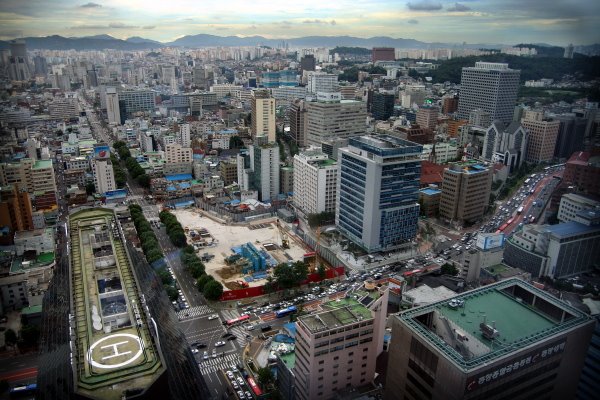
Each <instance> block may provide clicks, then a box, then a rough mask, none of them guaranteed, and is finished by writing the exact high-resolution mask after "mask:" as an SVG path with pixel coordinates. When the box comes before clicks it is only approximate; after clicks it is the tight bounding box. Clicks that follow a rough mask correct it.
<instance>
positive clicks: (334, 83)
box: [308, 72, 340, 94]
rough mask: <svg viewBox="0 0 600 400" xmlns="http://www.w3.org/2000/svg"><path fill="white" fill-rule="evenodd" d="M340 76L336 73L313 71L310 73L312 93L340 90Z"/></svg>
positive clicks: (309, 85)
mask: <svg viewBox="0 0 600 400" xmlns="http://www.w3.org/2000/svg"><path fill="white" fill-rule="evenodd" d="M339 90H340V89H339V86H338V76H337V75H336V74H324V73H318V72H311V73H310V74H309V75H308V91H309V92H310V93H314V94H317V93H331V92H338V91H339Z"/></svg>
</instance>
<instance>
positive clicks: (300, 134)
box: [288, 100, 308, 147]
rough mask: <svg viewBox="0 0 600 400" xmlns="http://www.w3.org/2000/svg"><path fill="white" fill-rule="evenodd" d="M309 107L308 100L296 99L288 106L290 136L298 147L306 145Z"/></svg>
mask: <svg viewBox="0 0 600 400" xmlns="http://www.w3.org/2000/svg"><path fill="white" fill-rule="evenodd" d="M307 111H308V109H307V105H306V101H304V100H294V101H292V103H291V104H290V107H289V108H288V120H289V122H290V136H291V138H292V140H293V141H294V142H295V143H296V146H298V147H306V142H307V140H306V130H307V125H308V112H307Z"/></svg>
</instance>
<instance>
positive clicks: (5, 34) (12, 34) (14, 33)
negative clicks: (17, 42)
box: [0, 29, 23, 39]
mask: <svg viewBox="0 0 600 400" xmlns="http://www.w3.org/2000/svg"><path fill="white" fill-rule="evenodd" d="M21 36H23V31H21V30H18V29H15V30H3V31H0V37H2V38H9V39H12V38H17V37H21Z"/></svg>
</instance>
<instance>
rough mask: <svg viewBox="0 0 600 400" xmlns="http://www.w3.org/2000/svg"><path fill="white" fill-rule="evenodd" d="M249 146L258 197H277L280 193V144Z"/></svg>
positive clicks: (263, 199) (268, 198) (262, 198)
mask: <svg viewBox="0 0 600 400" xmlns="http://www.w3.org/2000/svg"><path fill="white" fill-rule="evenodd" d="M249 147H250V149H249V150H250V166H251V168H252V171H253V174H252V176H253V186H254V187H255V188H256V190H258V199H259V200H260V201H267V200H272V199H275V197H276V196H277V195H278V194H279V160H280V159H279V146H278V145H277V144H276V143H267V144H256V145H251V146H249Z"/></svg>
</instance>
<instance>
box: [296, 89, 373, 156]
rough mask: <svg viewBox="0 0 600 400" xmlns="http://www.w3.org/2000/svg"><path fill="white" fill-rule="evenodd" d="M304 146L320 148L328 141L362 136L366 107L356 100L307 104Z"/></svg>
mask: <svg viewBox="0 0 600 400" xmlns="http://www.w3.org/2000/svg"><path fill="white" fill-rule="evenodd" d="M307 110H308V116H307V121H306V122H307V125H306V144H307V145H314V146H318V147H320V146H321V144H322V143H324V142H326V141H327V140H329V139H340V138H349V137H352V136H358V135H361V134H364V132H365V127H366V119H367V105H366V103H363V102H362V101H356V100H337V101H316V102H310V103H308V104H307Z"/></svg>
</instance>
